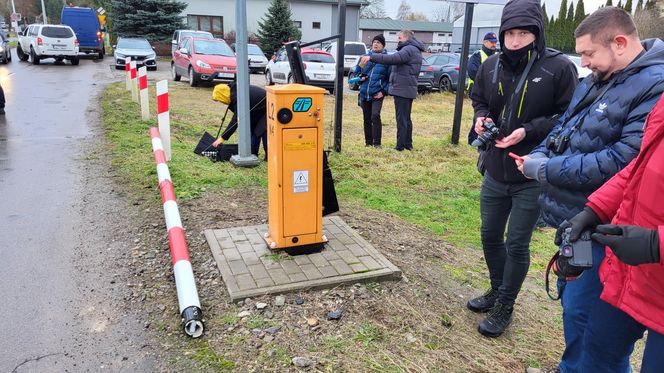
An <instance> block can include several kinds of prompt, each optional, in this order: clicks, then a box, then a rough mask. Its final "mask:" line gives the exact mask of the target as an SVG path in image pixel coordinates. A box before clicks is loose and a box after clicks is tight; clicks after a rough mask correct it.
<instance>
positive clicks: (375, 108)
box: [355, 34, 391, 148]
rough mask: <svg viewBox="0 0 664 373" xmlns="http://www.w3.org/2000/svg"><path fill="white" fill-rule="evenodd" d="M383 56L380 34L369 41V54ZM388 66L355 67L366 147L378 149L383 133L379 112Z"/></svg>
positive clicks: (372, 63) (368, 65)
mask: <svg viewBox="0 0 664 373" xmlns="http://www.w3.org/2000/svg"><path fill="white" fill-rule="evenodd" d="M374 53H377V54H383V53H385V54H386V53H387V52H386V51H385V37H384V36H383V35H381V34H378V35H376V36H374V38H373V40H372V41H371V52H369V55H372V54H374ZM390 71H391V68H390V66H386V65H382V64H379V63H374V62H367V64H366V65H364V67H360V65H359V64H358V65H357V66H355V76H357V77H361V78H360V82H361V83H360V94H359V96H358V98H357V99H358V103H359V105H360V106H361V107H362V114H363V115H364V143H365V144H366V146H374V147H376V148H380V139H381V137H382V133H383V124H382V121H381V119H380V111H381V109H382V107H383V98H385V96H387V89H388V87H389V80H390Z"/></svg>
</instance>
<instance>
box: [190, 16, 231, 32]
mask: <svg viewBox="0 0 664 373" xmlns="http://www.w3.org/2000/svg"><path fill="white" fill-rule="evenodd" d="M187 24H188V25H189V28H190V29H192V30H200V31H208V32H210V33H212V35H214V36H217V37H223V36H224V17H217V16H203V15H196V14H188V15H187Z"/></svg>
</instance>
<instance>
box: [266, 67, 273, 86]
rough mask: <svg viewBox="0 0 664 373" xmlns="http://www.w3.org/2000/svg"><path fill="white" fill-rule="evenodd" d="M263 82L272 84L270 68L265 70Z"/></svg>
mask: <svg viewBox="0 0 664 373" xmlns="http://www.w3.org/2000/svg"><path fill="white" fill-rule="evenodd" d="M265 84H266V85H274V80H272V74H271V73H270V70H265Z"/></svg>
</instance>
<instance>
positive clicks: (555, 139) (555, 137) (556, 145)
mask: <svg viewBox="0 0 664 373" xmlns="http://www.w3.org/2000/svg"><path fill="white" fill-rule="evenodd" d="M567 144H569V136H568V135H564V134H562V133H560V132H559V133H556V134H552V135H551V136H549V137H547V138H546V148H547V149H549V150H551V151H552V152H554V153H556V154H562V153H563V152H564V151H565V149H567Z"/></svg>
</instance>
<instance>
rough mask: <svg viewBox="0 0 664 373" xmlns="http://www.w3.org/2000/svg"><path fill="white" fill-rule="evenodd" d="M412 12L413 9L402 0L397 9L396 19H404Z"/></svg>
mask: <svg viewBox="0 0 664 373" xmlns="http://www.w3.org/2000/svg"><path fill="white" fill-rule="evenodd" d="M412 13H413V9H412V8H411V7H410V4H408V3H407V2H406V0H402V1H401V5H399V10H397V19H401V20H404V19H406V18H407V17H408V16H409V15H410V14H412Z"/></svg>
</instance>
